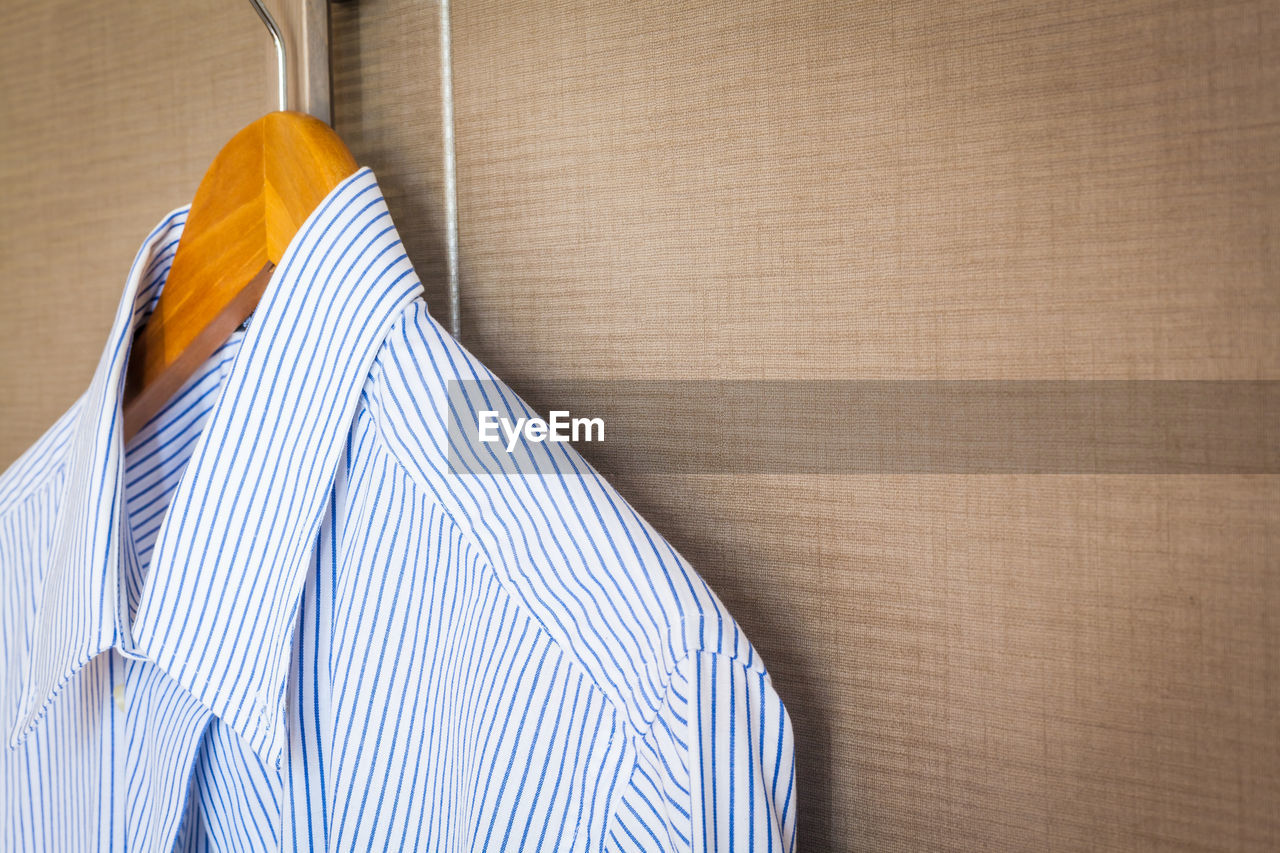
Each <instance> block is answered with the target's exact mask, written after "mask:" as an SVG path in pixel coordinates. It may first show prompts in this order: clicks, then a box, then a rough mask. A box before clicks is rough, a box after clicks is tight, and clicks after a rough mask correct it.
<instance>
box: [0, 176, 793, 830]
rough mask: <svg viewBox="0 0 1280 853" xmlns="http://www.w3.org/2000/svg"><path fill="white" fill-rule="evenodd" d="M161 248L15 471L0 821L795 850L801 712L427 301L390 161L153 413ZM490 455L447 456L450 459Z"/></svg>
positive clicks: (327, 214) (350, 185)
mask: <svg viewBox="0 0 1280 853" xmlns="http://www.w3.org/2000/svg"><path fill="white" fill-rule="evenodd" d="M185 219H186V210H185V209H180V210H177V211H175V212H174V213H172V214H170V215H169V216H168V217H166V218H165V219H164V220H163V221H162V222H161V223H160V224H159V225H158V226H157V228H156V229H155V230H154V231H153V232H152V233H151V234H150V235H149V236H148V237H147V239H146V240H145V241H144V243H143V245H142V248H141V249H140V250H139V252H138V256H137V259H136V260H135V262H134V264H133V267H132V269H131V270H130V273H129V277H128V279H127V284H126V289H125V294H124V297H123V298H122V300H121V303H120V308H119V311H118V312H117V315H116V319H115V323H114V326H113V328H112V331H111V335H110V338H109V341H108V345H107V347H106V350H105V351H104V353H103V356H102V359H101V361H100V362H99V365H98V368H97V370H96V372H95V374H94V377H93V380H92V382H91V384H90V387H89V390H88V391H87V392H86V393H85V394H84V396H83V397H81V399H80V400H78V401H77V402H76V403H75V405H73V406H72V408H71V409H70V410H69V411H68V412H67V413H66V414H65V415H64V416H63V417H62V418H61V419H59V421H58V422H57V423H56V424H54V425H53V426H52V427H51V428H50V429H49V431H48V432H47V433H46V434H45V435H44V436H43V437H42V438H41V439H40V440H39V441H37V442H36V444H35V445H34V446H32V447H31V449H30V450H28V452H27V453H25V454H24V455H23V456H22V457H21V458H20V459H19V460H18V461H17V462H16V463H14V465H13V466H12V467H11V468H10V469H9V470H8V471H7V472H5V473H4V474H3V475H2V476H0V609H2V611H3V616H4V620H3V624H2V625H0V654H2V655H3V656H4V660H6V661H9V662H10V666H9V667H7V668H6V671H5V676H4V678H3V679H0V710H2V711H3V713H4V715H5V716H4V718H3V719H4V720H5V721H6V723H7V735H8V738H7V748H6V749H5V750H4V756H3V758H2V759H0V762H2V763H3V774H2V775H0V839H2V840H0V847H2V848H3V849H6V850H8V849H12V850H136V851H145V850H170V849H178V850H184V851H204V850H254V851H257V850H272V849H280V850H373V849H377V850H384V849H385V850H404V849H419V850H456V851H471V850H517V849H519V850H584V851H585V850H595V851H603V850H619V851H621V850H645V851H649V850H664V851H685V850H765V851H773V850H778V851H788V850H792V849H794V847H795V807H794V796H795V787H794V770H793V753H792V750H793V744H792V736H791V728H790V723H789V721H788V719H787V716H786V710H785V709H784V707H783V705H782V703H781V701H780V700H779V699H778V696H777V694H776V693H775V692H774V690H773V687H772V684H771V682H770V680H769V676H768V674H767V672H766V671H765V669H764V666H763V664H762V663H761V661H760V658H759V656H758V655H757V654H756V653H755V651H754V649H753V648H752V647H751V645H750V643H749V642H748V641H747V639H746V638H745V637H744V636H743V635H742V632H741V631H740V629H739V628H738V626H737V624H736V623H735V622H734V621H733V620H732V618H731V617H730V616H729V615H728V613H727V612H726V611H725V608H724V606H723V605H722V604H721V603H720V601H719V600H718V599H717V598H716V596H715V594H714V593H713V592H712V591H711V589H710V588H709V587H707V585H706V584H705V583H704V582H703V581H702V580H701V579H700V578H699V577H698V575H697V574H696V573H695V572H694V571H693V570H692V569H691V568H690V567H689V565H688V564H687V563H686V562H685V561H684V560H683V558H681V557H680V555H679V554H678V553H676V551H675V550H674V549H673V548H672V547H671V546H670V545H668V544H667V543H666V542H665V541H664V540H663V539H662V537H661V536H659V534H658V533H657V532H656V531H654V530H653V529H652V528H651V527H650V526H649V525H648V524H647V523H645V521H644V520H643V519H641V518H640V517H639V516H638V515H637V514H636V513H635V512H634V511H633V510H632V509H631V507H630V506H629V505H627V503H626V502H625V501H624V500H623V499H622V498H621V497H620V496H619V495H618V494H617V492H616V491H614V490H613V489H612V488H611V487H610V486H609V485H608V484H607V483H606V482H604V481H603V480H602V479H601V478H600V477H599V476H598V475H597V474H596V472H595V471H594V470H593V469H592V468H591V467H590V466H589V465H587V464H586V463H585V462H584V461H583V460H582V459H581V457H579V456H578V455H577V454H576V453H575V452H574V451H573V450H572V449H564V448H562V447H560V446H556V447H554V448H549V449H546V450H543V451H542V452H550V453H553V454H555V455H556V457H557V458H556V459H555V462H556V470H557V471H559V472H560V473H559V474H557V475H554V476H546V475H542V476H527V475H522V474H520V473H518V472H516V471H515V469H514V467H513V466H512V464H511V461H510V459H509V458H506V454H505V452H503V451H502V450H500V449H498V450H492V451H491V450H489V449H487V448H486V449H483V450H480V449H477V448H476V447H475V446H473V445H468V444H463V443H457V442H453V440H452V438H453V437H456V434H454V433H451V430H450V425H451V424H452V425H453V426H454V427H455V428H456V427H458V426H460V425H462V424H466V423H468V422H470V421H474V414H473V413H468V412H467V411H464V410H463V408H462V406H461V405H460V402H459V400H458V399H457V398H456V397H454V398H453V399H451V398H450V396H449V395H448V394H447V388H448V387H449V383H450V382H454V381H460V380H484V383H483V384H481V385H475V384H471V383H468V384H467V385H466V386H465V387H466V388H468V389H470V390H468V392H467V393H469V394H471V395H472V398H471V399H467V400H466V401H465V403H466V405H467V406H470V407H474V406H478V405H484V406H485V408H496V409H500V410H506V412H507V413H508V414H509V415H517V414H529V411H528V409H527V407H526V406H525V404H524V403H523V401H521V400H520V399H519V398H518V397H517V396H516V395H514V394H513V393H511V392H510V390H509V389H507V388H506V386H504V385H502V384H501V383H499V382H497V381H496V379H495V378H494V377H493V376H492V374H490V373H489V372H488V371H487V370H486V369H485V368H484V366H483V365H481V364H480V363H479V362H478V361H476V360H475V359H474V358H473V357H472V356H471V354H470V353H468V352H467V351H466V350H465V349H463V348H462V347H461V346H460V345H459V344H458V343H457V342H456V341H454V340H453V339H452V338H451V337H450V336H449V335H447V334H445V333H444V332H443V330H442V329H441V328H440V326H439V325H437V324H436V323H435V321H433V320H432V319H431V317H430V316H429V315H428V314H427V312H426V307H425V305H424V304H423V301H422V297H421V288H420V284H419V282H418V279H417V278H416V276H415V275H414V272H413V268H412V266H411V264H410V262H409V260H408V258H407V256H406V254H405V252H404V248H403V246H402V245H401V243H400V240H399V237H398V236H397V234H396V231H395V228H394V226H393V225H392V223H391V220H390V216H389V214H388V212H387V208H386V205H385V203H384V201H383V198H382V195H381V192H380V191H379V189H378V185H377V182H376V180H375V179H374V177H373V174H372V172H370V171H369V170H368V169H362V170H360V171H359V172H357V173H356V174H355V175H353V176H352V177H350V178H348V179H347V180H346V181H344V182H343V183H342V184H341V185H340V186H339V187H338V188H336V189H335V190H334V191H333V192H332V193H331V194H330V195H329V197H328V198H326V199H325V200H324V202H323V203H322V204H321V205H320V207H319V208H318V209H317V210H316V211H315V212H314V213H312V214H311V216H310V217H309V218H308V220H307V221H306V223H304V225H303V226H302V228H301V230H300V231H299V232H298V235H297V237H296V238H295V239H294V241H293V242H292V243H291V244H290V246H289V249H288V251H287V252H286V253H285V256H284V258H282V260H281V263H280V265H279V266H278V268H277V269H276V271H275V273H274V274H273V276H272V279H271V282H270V284H269V286H268V288H267V291H266V293H265V295H264V297H263V299H262V302H261V304H260V305H259V307H258V310H257V312H256V313H255V314H254V316H253V318H252V319H251V321H250V323H248V324H247V326H246V328H242V329H240V330H238V331H237V332H236V333H235V334H234V335H233V336H232V337H231V339H230V340H229V341H227V343H226V344H225V345H223V346H222V347H221V348H220V349H219V350H218V352H217V353H215V354H214V356H213V357H211V358H210V359H209V360H208V361H207V362H206V363H205V364H204V365H203V366H202V367H201V369H200V370H199V371H198V372H197V374H196V375H195V376H193V377H192V378H191V379H190V380H189V381H188V382H187V383H186V384H185V385H184V386H183V388H182V389H181V390H180V391H179V393H178V394H177V395H176V396H175V397H174V398H173V399H172V400H171V401H169V402H168V404H167V405H166V406H165V408H164V410H163V411H161V412H160V413H159V414H157V415H156V417H155V418H153V419H152V421H151V422H150V423H148V424H147V425H146V426H144V427H143V429H142V430H141V431H140V432H139V433H138V435H136V436H135V437H134V438H133V439H131V440H130V442H129V444H128V446H123V445H122V443H121V438H120V434H121V417H120V394H121V391H122V382H123V375H124V365H125V363H126V362H127V358H128V351H129V342H130V341H131V339H132V336H133V334H134V332H135V331H136V330H137V329H138V328H140V327H141V325H142V324H144V323H145V322H146V320H147V318H148V317H149V315H150V313H151V311H152V310H153V309H154V307H155V303H156V299H157V298H158V296H159V293H160V291H161V289H162V288H163V286H164V279H165V276H166V275H167V273H168V269H169V265H170V263H171V262H172V259H173V254H174V252H175V250H176V247H177V242H178V239H179V237H180V236H181V233H182V227H183V224H184V223H185ZM451 453H452V454H453V456H454V459H455V464H456V465H457V466H458V467H460V468H461V469H462V470H463V473H462V474H459V473H458V471H457V470H456V469H451V467H450V465H449V460H450V454H451Z"/></svg>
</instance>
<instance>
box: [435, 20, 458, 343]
mask: <svg viewBox="0 0 1280 853" xmlns="http://www.w3.org/2000/svg"><path fill="white" fill-rule="evenodd" d="M440 95H441V107H442V108H441V110H440V112H441V114H442V121H441V124H442V125H443V128H442V131H443V133H442V136H443V143H444V144H443V146H442V147H443V148H444V235H445V271H446V274H447V275H448V279H449V331H450V332H451V333H452V334H453V336H454V337H455V338H460V337H461V336H462V286H461V282H460V281H459V274H458V158H457V155H456V152H455V150H454V139H453V48H452V38H451V36H450V22H449V0H440Z"/></svg>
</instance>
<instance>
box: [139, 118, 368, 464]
mask: <svg viewBox="0 0 1280 853" xmlns="http://www.w3.org/2000/svg"><path fill="white" fill-rule="evenodd" d="M355 170H356V162H355V159H354V158H353V157H352V156H351V152H350V151H348V150H347V147H346V145H344V144H343V142H342V140H341V139H340V138H339V137H338V135H337V134H336V133H334V132H333V130H332V129H331V128H330V127H329V126H328V125H326V124H325V123H324V122H322V121H319V120H318V119H316V118H313V117H312V116H309V115H306V114H304V113H298V112H274V113H268V114H267V115H265V116H263V117H262V118H260V119H258V120H257V121H254V122H253V123H252V124H250V125H248V126H247V127H245V128H244V129H243V130H241V131H240V132H239V133H237V134H236V135H235V136H234V137H232V139H231V141H230V142H228V143H227V144H226V145H225V146H224V147H223V148H222V150H221V151H220V152H219V153H218V156H217V157H216V158H215V159H214V161H213V164H212V165H211V166H210V167H209V170H208V171H207V172H206V173H205V176H204V178H203V180H201V182H200V187H199V189H198V190H197V191H196V196H195V199H194V201H193V202H192V204H191V212H190V214H189V215H188V217H187V223H186V227H185V229H184V230H183V234H182V239H181V240H180V241H179V243H178V250H177V253H176V254H175V256H174V259H173V268H172V269H171V270H170V272H169V276H168V279H167V280H166V282H165V286H164V290H163V291H162V292H161V294H160V299H159V301H158V302H157V304H156V309H155V312H154V313H153V314H152V315H151V318H150V319H149V320H148V322H147V325H146V326H145V327H143V329H142V330H141V331H140V332H139V334H138V338H137V340H136V341H135V342H134V348H133V351H132V353H131V355H130V364H129V380H128V384H127V389H126V393H125V424H126V427H125V437H126V440H127V439H128V438H129V437H131V436H132V434H133V432H134V431H136V430H137V428H138V427H140V426H141V425H142V424H143V423H145V422H146V420H147V419H148V418H149V417H150V416H151V415H152V414H154V412H155V411H156V410H157V409H158V407H159V406H161V405H163V403H164V399H163V398H167V396H168V394H162V395H158V394H156V393H146V392H147V390H148V389H152V388H155V387H157V386H160V387H170V388H173V389H176V388H177V387H179V386H180V385H181V383H182V382H183V381H185V379H186V378H187V376H188V375H189V374H190V372H191V370H192V369H194V366H198V365H199V363H200V362H201V361H203V360H204V357H207V356H208V355H211V354H212V351H213V349H216V348H217V346H219V345H220V344H221V343H222V342H223V341H224V340H225V339H226V336H227V335H228V334H229V333H230V331H232V330H234V328H235V326H237V325H239V322H241V321H243V320H244V319H245V317H247V316H248V314H249V313H251V312H252V310H253V308H254V307H255V306H256V303H257V300H256V299H252V300H245V299H243V298H242V299H239V300H238V299H237V296H239V295H240V294H241V293H242V291H244V290H245V288H246V286H248V285H249V284H250V282H252V281H253V280H254V277H255V276H257V275H258V273H259V272H260V271H262V269H263V267H265V266H267V265H268V264H272V265H276V264H279V262H280V258H281V256H282V255H283V254H284V252H285V250H286V249H287V248H288V246H289V243H290V241H291V240H292V239H293V236H294V234H296V233H297V231H298V229H299V227H301V225H302V223H303V222H305V221H306V219H307V217H308V216H309V215H310V213H311V211H313V210H314V209H315V208H316V205H318V204H319V203H320V201H321V200H323V199H324V198H325V196H327V195H328V194H329V193H330V191H332V190H333V188H334V187H336V186H337V185H338V184H339V183H341V182H342V180H343V179H344V178H346V177H348V176H350V175H351V174H352V173H353V172H355ZM229 310H231V311H234V312H236V314H237V316H236V318H230V319H231V320H232V322H230V323H228V319H229V318H228V317H227V312H228V311H229ZM241 314H243V315H244V316H240V315H241ZM219 322H220V323H222V324H223V325H227V326H228V330H227V333H226V334H220V335H218V336H215V337H220V338H221V339H220V340H215V339H214V337H211V336H210V335H207V334H204V335H202V332H205V330H206V329H208V328H210V327H211V326H213V325H214V324H215V323H219ZM197 342H198V344H197ZM193 345H198V346H199V347H200V348H201V349H202V352H201V353H189V352H188V350H189V348H191V347H192V346H193ZM210 348H212V349H210ZM204 349H209V352H203V350H204ZM184 353H186V357H185V358H183V355H184ZM193 356H195V357H193ZM175 372H177V373H181V374H185V375H174V374H175Z"/></svg>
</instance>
